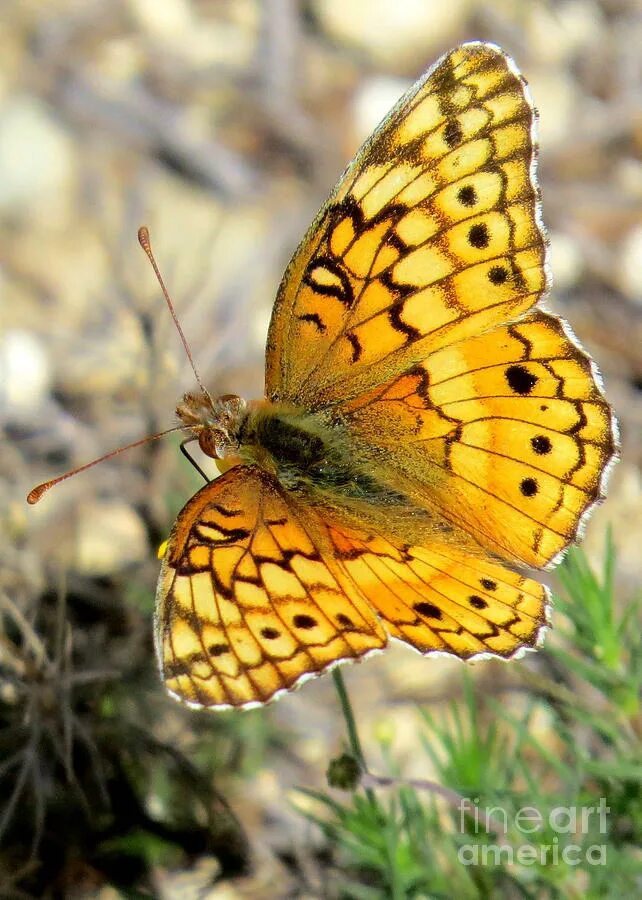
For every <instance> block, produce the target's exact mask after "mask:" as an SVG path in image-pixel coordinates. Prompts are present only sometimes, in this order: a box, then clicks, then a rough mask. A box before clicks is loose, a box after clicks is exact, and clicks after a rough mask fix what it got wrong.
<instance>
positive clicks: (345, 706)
mask: <svg viewBox="0 0 642 900" xmlns="http://www.w3.org/2000/svg"><path fill="white" fill-rule="evenodd" d="M332 678H333V679H334V686H335V688H336V689H337V694H338V695H339V703H340V704H341V710H342V712H343V718H344V719H345V722H346V728H347V731H348V742H349V744H350V750H351V751H352V755H353V756H354V758H355V759H356V760H357V762H358V763H359V767H360V769H361V771H362V772H365V773H367V772H368V766H367V765H366V758H365V756H364V755H363V749H362V747H361V741H360V740H359V732H358V731H357V723H356V721H355V718H354V713H353V712H352V704H351V703H350V698H349V697H348V691H347V689H346V684H345V681H344V680H343V675H342V674H341V670H340V669H339V668H336V669H333V670H332ZM365 792H366V796H367V798H368V800H369V801H370V803H371V804H372V806H373V807H376V806H377V798H376V797H375V793H374V791H373V790H372V788H366V789H365Z"/></svg>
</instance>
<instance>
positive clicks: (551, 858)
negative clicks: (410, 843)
mask: <svg viewBox="0 0 642 900" xmlns="http://www.w3.org/2000/svg"><path fill="white" fill-rule="evenodd" d="M610 811H611V810H610V807H608V806H607V805H606V798H605V797H600V802H599V803H598V804H597V806H556V807H555V808H554V809H552V810H550V812H548V813H547V814H546V815H544V814H543V813H542V812H540V810H539V809H537V808H536V807H534V806H523V807H522V808H521V809H518V810H517V811H516V812H512V811H511V812H510V813H509V812H508V811H507V810H506V809H504V808H503V807H501V806H491V807H486V808H482V807H480V806H479V797H475V798H473V799H471V798H470V797H462V798H461V800H460V803H459V830H460V833H461V834H465V835H470V834H471V832H472V833H473V834H476V835H488V836H490V835H491V834H492V835H494V836H496V840H497V842H496V843H489V842H487V841H486V840H484V839H483V838H482V840H480V841H478V842H471V843H465V844H462V845H461V846H460V847H459V851H458V854H457V855H458V858H459V862H460V863H462V864H463V865H464V866H498V865H513V864H517V865H521V866H532V865H557V864H559V863H565V864H566V865H568V866H578V865H580V864H581V863H588V865H591V866H603V865H606V844H597V843H595V844H593V843H592V844H588V842H587V841H586V840H584V841H582V836H584V837H585V836H586V835H588V834H592V835H596V834H597V833H599V834H606V833H607V821H606V820H607V815H608V813H610ZM471 826H472V827H471ZM509 833H510V835H511V841H510V843H509V842H508V835H509ZM502 835H503V837H504V840H503V841H502V838H501V836H502ZM520 837H521V838H522V839H523V840H522V842H521V843H520Z"/></svg>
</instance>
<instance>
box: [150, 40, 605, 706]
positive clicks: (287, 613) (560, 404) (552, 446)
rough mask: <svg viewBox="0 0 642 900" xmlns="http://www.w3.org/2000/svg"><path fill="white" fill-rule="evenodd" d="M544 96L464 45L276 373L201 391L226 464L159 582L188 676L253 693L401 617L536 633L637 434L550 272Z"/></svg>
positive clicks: (166, 662) (467, 646)
mask: <svg viewBox="0 0 642 900" xmlns="http://www.w3.org/2000/svg"><path fill="white" fill-rule="evenodd" d="M535 156H536V139H535V113H534V109H533V106H532V104H531V101H530V98H529V95H528V91H527V88H526V84H525V82H524V79H523V78H522V76H521V75H520V74H519V72H518V70H517V68H516V66H515V64H514V63H513V61H512V60H511V59H510V58H509V57H507V56H506V55H505V54H504V53H503V52H502V51H501V50H500V49H499V48H497V47H495V46H493V45H491V44H482V43H471V44H464V45H462V46H461V47H458V48H456V49H455V50H453V51H452V52H450V53H448V54H446V55H445V56H443V57H442V58H441V59H440V60H439V61H438V62H437V63H436V64H435V65H434V66H433V67H432V68H431V69H430V70H429V71H428V72H427V73H426V74H425V75H424V76H423V77H422V78H421V79H420V80H419V81H418V82H417V83H416V84H415V85H414V86H413V87H412V88H411V89H410V90H409V91H408V93H407V94H406V95H405V96H404V97H403V98H402V99H401V100H400V101H399V103H398V104H397V106H396V107H395V108H394V109H393V110H392V112H391V113H390V114H389V115H388V116H387V118H386V119H385V120H384V121H383V123H382V124H381V125H380V126H379V128H378V129H377V130H376V131H375V133H374V134H373V135H372V137H371V138H370V139H369V140H368V141H367V142H366V144H365V145H364V146H363V147H362V149H361V150H360V151H359V153H358V154H357V156H356V158H355V159H354V161H353V162H352V163H351V164H350V166H349V167H348V168H347V170H346V172H345V173H344V175H343V176H342V178H341V180H340V182H339V184H338V185H337V187H336V188H335V190H334V192H333V194H332V195H331V197H330V199H329V200H328V202H327V203H326V205H325V206H324V207H323V209H322V210H321V212H320V213H319V215H318V216H317V218H316V220H315V221H314V223H313V224H312V227H311V228H310V230H309V231H308V233H307V235H306V236H305V238H304V239H303V241H302V243H301V245H300V246H299V248H298V250H297V251H296V253H295V254H294V257H293V259H292V261H291V262H290V265H289V266H288V268H287V270H286V273H285V275H284V278H283V281H282V283H281V287H280V289H279V293H278V297H277V300H276V304H275V307H274V311H273V314H272V321H271V325H270V330H269V336H268V341H267V358H266V388H265V394H266V397H265V399H264V400H261V401H255V402H251V403H246V402H245V401H243V400H241V399H240V398H238V397H233V396H224V397H220V398H218V399H215V400H213V399H212V398H211V397H210V395H209V394H208V393H207V391H205V390H201V391H200V392H199V393H197V394H190V395H186V396H185V398H184V400H183V402H182V403H181V404H180V405H179V406H178V409H177V414H178V417H179V419H180V421H181V425H182V427H185V428H186V429H188V430H189V433H190V434H191V436H192V438H193V439H197V440H198V442H199V445H200V447H201V449H202V450H203V451H204V452H205V453H206V454H208V455H209V456H211V457H214V458H216V459H219V460H221V461H222V468H223V469H225V471H224V474H222V475H221V477H220V478H217V479H216V480H214V481H212V482H209V483H208V484H206V485H205V486H204V487H203V488H202V489H201V490H200V491H199V492H198V493H197V494H196V495H195V496H194V497H193V498H192V499H191V500H190V501H189V502H188V503H187V505H186V506H185V508H184V509H183V510H182V512H181V513H180V514H179V516H178V519H177V521H176V524H175V525H174V528H173V529H172V532H171V535H170V537H169V541H168V544H167V549H166V552H165V555H164V558H163V562H162V569H161V575H160V579H159V583H158V591H157V611H156V629H155V632H156V650H157V654H158V659H159V664H160V669H161V676H162V678H163V679H164V681H165V683H166V686H167V688H168V690H169V691H170V693H171V694H172V695H173V696H175V697H176V698H178V699H180V700H184V701H187V702H188V703H189V704H190V705H192V706H195V707H208V708H215V709H226V708H229V707H243V708H249V707H253V706H257V705H261V704H263V703H266V702H267V701H269V700H272V699H274V698H275V697H277V696H279V695H280V694H281V693H282V692H283V691H287V690H290V689H292V688H294V687H296V686H298V685H300V684H301V683H302V682H303V681H304V680H306V679H307V678H310V677H312V676H315V675H319V674H320V673H321V672H324V671H327V670H328V669H329V668H331V667H332V666H334V665H336V664H337V663H340V662H344V661H347V660H355V659H359V658H361V657H364V656H366V655H367V654H369V653H371V652H374V651H376V650H380V649H382V648H383V647H385V645H386V644H387V642H388V640H389V639H390V638H397V639H398V640H401V641H403V642H404V643H406V644H409V645H410V646H411V647H413V648H415V649H416V650H418V651H419V652H420V653H423V654H432V653H446V654H451V655H454V656H457V657H460V658H462V659H479V658H482V657H488V656H496V657H502V658H504V659H509V658H515V657H516V656H518V655H521V653H522V652H523V651H524V650H526V649H528V648H533V647H535V646H537V644H538V643H539V641H540V640H541V637H542V635H543V632H544V630H545V628H546V626H547V624H548V621H549V618H548V616H549V611H548V593H547V590H546V588H545V587H543V586H542V585H540V584H539V583H538V582H536V581H533V580H531V579H530V578H528V577H526V576H525V575H523V574H518V572H516V571H514V569H513V566H524V565H526V566H534V567H546V566H549V565H552V564H554V563H556V562H557V561H559V559H560V557H561V555H562V553H563V551H564V550H565V548H566V547H567V546H568V545H569V543H571V542H572V541H573V540H574V539H575V538H576V537H577V536H578V532H579V531H580V529H581V526H582V524H583V522H584V521H585V520H586V518H587V516H588V514H589V512H590V510H591V509H592V508H593V507H594V505H595V503H596V502H597V501H598V500H599V499H601V498H602V496H603V492H604V487H605V481H606V475H607V472H608V470H609V468H610V465H611V463H612V462H613V461H614V459H615V456H616V452H617V449H616V448H617V434H616V423H615V420H614V418H613V415H612V413H611V410H610V408H609V405H608V403H607V402H606V400H605V399H604V396H603V394H602V390H601V384H600V378H599V375H598V373H597V371H596V368H595V366H594V364H593V363H592V361H591V360H590V358H589V357H588V355H587V354H586V353H585V352H583V350H582V349H581V347H580V346H579V344H578V343H577V341H576V340H575V338H574V337H573V335H572V333H571V331H570V329H569V328H568V326H567V325H566V324H565V323H564V322H563V321H561V320H560V319H558V318H556V317H555V316H552V315H550V314H549V313H547V312H545V311H543V310H542V309H541V307H540V306H538V301H539V300H540V299H541V297H542V296H543V295H544V294H545V293H546V291H547V288H548V270H547V260H546V256H547V246H546V238H545V234H544V230H543V226H542V223H541V219H540V202H539V189H538V186H537V182H536V178H535Z"/></svg>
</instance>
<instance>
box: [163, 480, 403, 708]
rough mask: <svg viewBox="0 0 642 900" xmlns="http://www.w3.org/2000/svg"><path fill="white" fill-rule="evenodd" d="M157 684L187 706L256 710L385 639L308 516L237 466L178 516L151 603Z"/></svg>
mask: <svg viewBox="0 0 642 900" xmlns="http://www.w3.org/2000/svg"><path fill="white" fill-rule="evenodd" d="M155 635H156V651H157V657H158V660H159V665H160V670H161V677H162V678H163V680H164V681H165V684H166V686H167V688H168V690H169V691H170V693H172V694H173V695H174V696H175V697H177V698H179V699H182V700H185V701H187V702H188V703H190V704H191V705H193V706H196V707H218V708H228V707H245V708H248V707H252V706H257V705H260V704H262V703H266V702H267V701H269V700H271V699H272V698H274V697H275V696H277V695H278V694H279V693H280V692H282V691H284V690H289V689H291V688H294V687H295V686H297V685H298V684H300V683H301V682H302V681H303V680H305V679H306V678H309V677H312V676H315V675H319V674H320V673H321V672H323V671H325V670H327V669H328V668H330V667H331V666H332V665H333V664H335V663H337V662H339V661H345V660H354V659H358V658H359V657H362V656H365V655H366V654H367V653H369V652H371V651H373V650H376V649H378V648H381V647H383V646H384V645H385V643H386V640H387V638H386V635H385V632H384V630H383V628H382V626H381V624H380V623H379V622H378V620H377V618H376V616H375V615H374V613H373V611H372V609H371V608H370V607H369V605H368V603H367V602H366V600H365V598H364V597H363V595H362V593H361V592H360V591H359V589H358V588H357V587H356V586H355V585H354V583H353V581H352V580H351V579H350V577H349V576H348V575H347V574H346V572H345V571H344V569H343V568H342V566H341V565H340V564H339V563H338V562H337V560H336V559H335V558H334V551H333V549H332V547H331V546H330V543H329V538H328V533H327V529H326V528H325V526H324V525H323V523H322V522H321V521H320V520H317V518H316V516H315V514H314V512H313V511H312V510H308V509H306V510H305V516H304V517H303V516H302V515H300V514H299V511H298V510H297V509H296V507H295V506H294V501H293V499H292V498H291V497H289V496H288V495H287V494H286V493H285V492H284V491H283V490H282V488H281V487H280V486H279V485H278V483H277V482H276V481H275V480H274V479H273V478H271V477H270V476H269V475H267V474H266V473H264V472H262V471H261V470H260V469H258V468H256V467H250V466H236V467H234V468H232V469H230V470H229V471H228V472H227V473H226V474H225V475H222V476H221V477H220V478H218V479H216V480H215V481H212V482H210V483H209V484H207V485H205V487H203V488H202V489H201V490H200V491H199V492H198V493H197V494H196V495H195V496H194V497H193V498H192V499H191V500H190V501H189V503H188V504H187V505H186V506H185V508H184V509H183V510H182V512H181V513H180V514H179V516H178V519H177V521H176V524H175V526H174V529H173V530H172V533H171V535H170V538H169V542H168V547H167V551H166V553H165V556H164V559H163V563H162V569H161V575H160V579H159V583H158V593H157V601H156V628H155Z"/></svg>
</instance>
